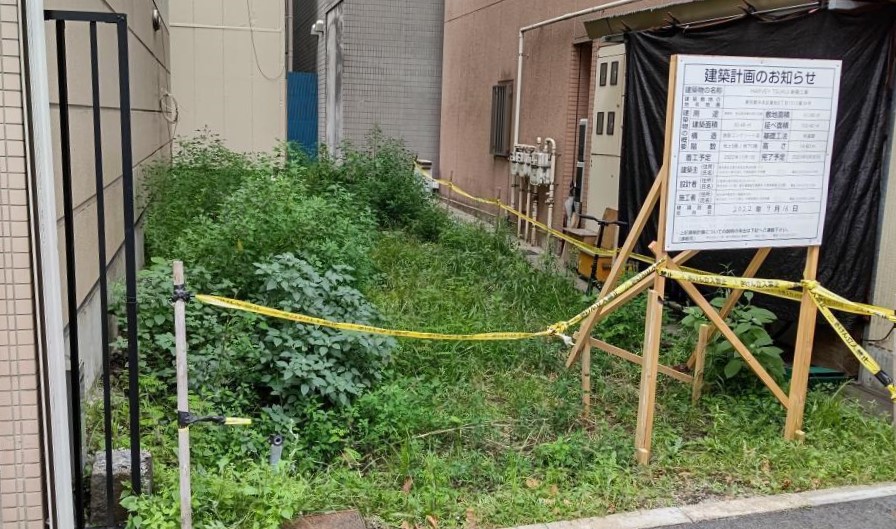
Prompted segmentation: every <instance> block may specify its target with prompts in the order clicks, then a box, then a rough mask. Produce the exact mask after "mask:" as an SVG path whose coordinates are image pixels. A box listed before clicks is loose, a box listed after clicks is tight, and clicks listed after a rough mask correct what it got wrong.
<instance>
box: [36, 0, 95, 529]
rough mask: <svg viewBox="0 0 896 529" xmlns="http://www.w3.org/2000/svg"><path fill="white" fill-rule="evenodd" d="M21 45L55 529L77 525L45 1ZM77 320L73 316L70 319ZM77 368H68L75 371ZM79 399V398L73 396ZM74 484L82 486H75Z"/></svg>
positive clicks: (40, 0)
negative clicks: (24, 56)
mask: <svg viewBox="0 0 896 529" xmlns="http://www.w3.org/2000/svg"><path fill="white" fill-rule="evenodd" d="M24 4H25V11H24V14H25V22H26V23H25V27H26V33H25V46H26V47H27V49H28V69H27V72H26V73H27V78H28V84H29V91H28V97H29V100H28V102H27V112H28V114H29V117H30V118H31V137H30V139H31V152H32V153H33V155H34V159H33V160H31V161H32V162H33V165H34V175H33V176H34V191H33V193H34V194H33V198H35V199H36V202H37V219H36V223H37V232H38V241H39V244H40V255H41V256H42V259H40V262H39V263H37V265H38V266H39V273H40V278H41V280H42V281H41V283H42V288H41V289H40V298H41V303H39V306H40V310H41V314H40V316H41V318H42V322H43V335H42V336H41V345H42V347H41V349H42V353H43V354H44V355H45V356H46V359H47V385H48V392H49V401H50V402H49V414H50V428H49V430H50V434H49V440H50V442H49V445H50V449H49V452H50V453H51V455H52V480H51V481H52V483H53V489H54V491H55V495H54V496H55V497H54V498H53V503H54V504H53V505H52V506H50V507H51V508H50V514H51V518H53V516H52V514H53V511H54V510H55V515H56V516H55V522H56V525H55V527H57V528H58V529H70V528H73V527H74V525H75V510H74V505H73V503H72V458H71V454H70V449H71V438H70V436H69V420H68V392H67V390H66V376H65V335H64V333H63V319H62V286H61V283H62V280H61V275H60V273H59V247H58V243H59V235H58V234H57V231H56V191H55V190H56V183H55V177H54V175H53V139H52V135H51V128H50V127H51V125H50V87H49V79H48V77H47V65H48V64H49V63H48V62H47V45H46V34H45V32H44V24H45V22H44V3H43V0H31V1H28V2H25V3H24ZM70 317H76V315H70ZM77 368H78V366H72V369H77ZM76 398H77V396H76ZM76 486H81V484H80V483H78V484H77V485H76Z"/></svg>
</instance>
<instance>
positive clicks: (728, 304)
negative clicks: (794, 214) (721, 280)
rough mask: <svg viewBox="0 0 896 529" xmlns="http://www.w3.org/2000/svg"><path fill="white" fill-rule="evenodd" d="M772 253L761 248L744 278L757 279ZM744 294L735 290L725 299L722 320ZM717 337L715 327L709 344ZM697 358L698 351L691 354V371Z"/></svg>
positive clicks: (720, 311) (720, 314)
mask: <svg viewBox="0 0 896 529" xmlns="http://www.w3.org/2000/svg"><path fill="white" fill-rule="evenodd" d="M771 251H772V249H771V248H760V249H758V250H756V255H754V256H753V259H752V260H751V261H750V264H749V265H747V269H746V270H744V275H743V277H756V273H757V272H758V271H759V268H760V267H761V266H762V263H764V262H765V258H766V257H768V254H769V252H771ZM743 293H744V291H743V290H737V289H734V290H732V291H731V292H730V293H729V294H728V297H727V299H725V304H724V305H722V309H721V310H719V316H721V317H722V319H725V318H727V317H728V315H729V314H731V311H732V310H734V307H735V306H736V305H737V302H738V301H740V297H741V296H742V295H743ZM715 335H716V331H715V328H714V327H713V328H712V329H711V331H710V335H709V336H708V337H707V343H709V340H712V339H713V337H715ZM696 357H697V350H696V349H694V352H693V353H691V356H690V358H688V367H690V368H691V369H694V363H695V361H696V359H697V358H696Z"/></svg>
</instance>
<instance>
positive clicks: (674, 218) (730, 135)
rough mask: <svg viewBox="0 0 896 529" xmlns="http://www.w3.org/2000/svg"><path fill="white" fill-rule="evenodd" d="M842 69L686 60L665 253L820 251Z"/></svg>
mask: <svg viewBox="0 0 896 529" xmlns="http://www.w3.org/2000/svg"><path fill="white" fill-rule="evenodd" d="M839 87H840V61H827V60H804V59H770V58H760V57H722V56H698V55H679V56H678V66H677V70H676V78H675V91H674V93H673V94H671V95H670V97H674V98H675V100H674V112H673V120H672V130H671V131H667V134H669V133H671V134H672V143H671V152H670V164H669V180H668V183H669V189H668V193H667V196H668V204H667V209H666V214H667V215H666V239H665V240H666V242H665V247H666V250H702V249H723V248H761V247H780V246H814V245H819V244H821V236H822V228H823V225H824V215H825V206H826V204H827V192H828V175H829V173H830V167H831V154H832V152H833V150H832V149H833V143H834V125H835V123H836V119H837V98H838V94H839Z"/></svg>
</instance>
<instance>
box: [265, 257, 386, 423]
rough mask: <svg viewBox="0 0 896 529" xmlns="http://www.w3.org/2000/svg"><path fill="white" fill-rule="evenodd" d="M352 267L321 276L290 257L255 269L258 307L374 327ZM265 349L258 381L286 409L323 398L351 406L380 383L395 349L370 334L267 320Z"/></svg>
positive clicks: (375, 318)
mask: <svg viewBox="0 0 896 529" xmlns="http://www.w3.org/2000/svg"><path fill="white" fill-rule="evenodd" d="M351 270H352V269H351V267H348V266H344V265H343V266H339V265H337V266H333V267H331V268H330V269H329V270H328V271H327V272H325V273H323V274H320V273H318V272H317V271H316V270H315V268H314V267H313V266H311V265H310V264H309V263H308V262H306V261H304V260H302V259H300V258H298V257H295V256H294V255H292V254H283V255H278V256H276V257H274V258H272V259H270V260H269V261H267V262H263V263H259V264H258V265H256V275H257V277H258V279H259V282H258V284H259V286H260V289H259V290H260V292H261V294H260V295H259V296H258V299H259V301H260V302H261V303H262V304H263V305H265V306H270V307H275V308H279V309H281V310H285V311H289V312H299V313H303V314H311V315H314V316H317V317H320V318H328V319H332V320H335V321H341V322H351V323H362V324H375V323H377V321H379V314H378V313H377V311H376V309H374V308H373V306H372V305H370V303H368V302H367V300H366V299H365V298H364V295H363V294H361V293H360V292H359V291H357V290H355V289H354V288H353V287H352V286H351V285H352V283H353V282H354V279H353V278H352V276H351V275H350V273H351ZM258 330H259V339H260V341H261V343H263V344H264V347H263V348H262V349H261V352H260V355H259V357H258V367H257V368H256V369H255V371H256V373H258V376H257V377H256V380H257V381H258V382H259V383H261V384H263V385H264V386H265V387H267V388H268V389H269V390H270V392H271V395H273V396H276V397H277V398H278V400H280V401H281V402H282V404H283V405H284V406H285V407H290V406H293V405H295V404H296V403H297V402H299V401H300V400H302V399H303V398H308V397H321V398H324V399H325V400H327V401H329V402H332V403H337V404H348V402H349V401H350V400H351V399H352V398H354V397H357V396H358V395H360V394H361V393H362V392H363V391H364V390H366V389H368V388H370V387H372V386H373V384H374V383H376V382H377V381H379V380H380V379H381V378H382V370H383V368H384V367H385V365H386V364H387V363H388V362H389V358H390V354H391V352H392V349H394V347H395V341H394V340H393V339H392V338H389V337H384V336H378V335H373V334H365V333H355V332H344V331H339V330H335V329H330V328H326V327H317V326H313V325H296V324H295V323H292V322H285V321H279V320H264V321H261V322H259V324H258Z"/></svg>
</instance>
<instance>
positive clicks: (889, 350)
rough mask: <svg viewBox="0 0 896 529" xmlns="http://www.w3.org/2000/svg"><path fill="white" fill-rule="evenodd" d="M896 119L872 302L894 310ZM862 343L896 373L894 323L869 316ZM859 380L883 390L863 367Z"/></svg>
mask: <svg viewBox="0 0 896 529" xmlns="http://www.w3.org/2000/svg"><path fill="white" fill-rule="evenodd" d="M894 122H896V120H894V119H893V116H890V123H891V130H890V133H889V137H890V147H889V168H888V172H887V174H886V175H884V178H885V179H886V190H885V195H884V201H883V204H882V206H881V219H880V234H879V235H878V237H879V238H878V240H879V241H880V242H879V246H878V248H877V266H876V268H875V273H874V283H873V285H874V286H873V288H874V290H873V292H872V294H871V303H873V304H875V305H880V306H883V307H888V308H891V309H896V137H894V134H893V132H894V130H893V128H892V127H893V124H896V123H894ZM865 338H866V342H865V345H866V347H867V349H868V352H869V353H871V355H872V356H874V358H875V359H876V360H877V361H878V362H879V363H880V365H881V367H882V368H883V369H884V371H886V372H887V373H890V374H891V375H893V374H894V373H896V365H894V354H896V331H893V323H891V322H889V321H886V320H884V319H882V318H872V321H871V324H870V325H869V326H868V329H867V332H866V333H865ZM859 379H860V380H861V381H862V384H863V385H865V386H866V387H868V388H871V389H875V390H877V391H879V392H880V393H886V391H885V390H883V389H882V388H881V387H880V383H878V382H877V380H875V379H874V377H873V376H871V374H869V373H868V371H866V370H864V369H863V370H861V371H860V375H859Z"/></svg>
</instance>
